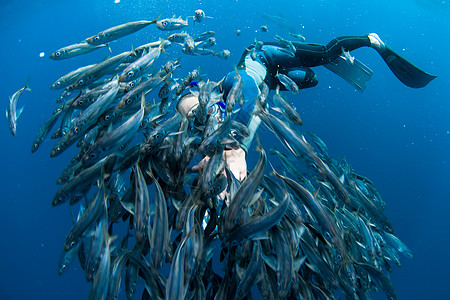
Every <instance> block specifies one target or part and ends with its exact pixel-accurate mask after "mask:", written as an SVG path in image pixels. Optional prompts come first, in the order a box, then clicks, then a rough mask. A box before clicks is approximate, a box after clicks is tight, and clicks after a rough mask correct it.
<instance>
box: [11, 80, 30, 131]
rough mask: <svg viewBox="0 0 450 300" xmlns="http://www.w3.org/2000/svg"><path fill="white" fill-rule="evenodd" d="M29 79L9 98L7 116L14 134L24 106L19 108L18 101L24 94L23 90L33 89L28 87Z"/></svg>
mask: <svg viewBox="0 0 450 300" xmlns="http://www.w3.org/2000/svg"><path fill="white" fill-rule="evenodd" d="M28 82H29V81H28V80H27V82H26V83H25V85H24V87H23V88H21V89H20V90H18V91H17V92H15V93H14V95H12V96H11V97H10V98H9V106H8V108H7V109H6V118H7V119H8V122H9V130H11V134H12V135H16V129H17V119H19V117H20V114H21V113H22V111H23V108H24V107H23V106H22V107H21V108H20V109H19V110H16V109H17V101H18V100H19V98H20V96H21V95H22V93H23V91H29V92H31V89H30V88H29V87H28Z"/></svg>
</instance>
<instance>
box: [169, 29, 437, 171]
mask: <svg viewBox="0 0 450 300" xmlns="http://www.w3.org/2000/svg"><path fill="white" fill-rule="evenodd" d="M361 47H370V48H373V49H375V50H376V51H377V52H378V53H379V54H380V56H381V57H382V58H383V60H384V61H385V63H386V64H387V65H388V67H389V68H390V69H391V71H392V72H393V73H394V75H395V76H396V77H397V78H398V79H399V80H400V81H401V82H402V83H403V84H405V85H406V86H409V87H412V88H422V87H425V86H426V85H427V84H428V83H429V82H430V81H431V80H433V79H434V78H436V76H433V75H430V74H428V73H426V72H424V71H422V70H420V69H419V68H418V67H416V66H415V65H413V64H412V63H411V62H409V61H407V60H406V59H404V58H403V57H401V56H400V55H399V54H398V53H396V52H395V51H394V50H392V48H391V47H389V46H388V45H387V44H386V43H384V42H383V41H382V40H381V39H380V38H379V36H378V35H377V34H376V33H370V34H368V35H364V36H341V37H336V38H334V39H333V40H331V41H330V42H329V43H328V44H327V45H322V44H312V43H303V42H290V41H286V40H283V39H279V41H278V42H267V43H266V42H264V43H262V42H259V43H255V45H252V46H250V47H248V48H247V49H246V50H245V51H244V53H243V54H242V56H241V59H240V61H239V63H238V66H237V70H236V71H237V72H238V73H239V75H240V77H241V78H242V81H243V83H244V84H243V88H242V94H243V97H244V100H245V101H244V104H243V106H242V107H241V109H240V110H239V111H238V112H237V113H236V115H235V116H234V118H235V119H236V120H237V121H239V122H241V123H243V124H245V125H247V127H248V129H249V131H250V135H249V136H248V137H246V138H244V139H242V140H241V141H239V142H240V149H238V150H236V149H231V150H229V151H233V152H230V153H227V154H226V155H227V156H229V157H230V160H231V161H233V162H234V167H235V168H236V169H234V170H233V169H231V168H230V169H231V170H232V171H233V173H234V175H235V176H236V178H237V179H243V178H244V177H245V175H246V163H245V155H246V153H247V152H248V149H249V146H250V144H251V142H252V140H253V138H254V134H255V132H256V130H257V128H258V126H259V124H260V122H261V121H260V118H259V117H258V116H257V115H255V114H252V112H253V110H254V109H255V103H256V101H255V99H256V98H257V96H258V95H259V93H260V89H261V87H262V86H263V85H264V84H266V85H267V86H268V87H269V89H270V90H274V89H276V88H277V86H279V87H280V90H286V89H287V88H286V86H285V85H283V83H284V82H282V81H280V79H279V78H280V76H279V74H283V75H285V76H287V77H288V78H289V79H291V80H292V81H293V82H294V85H296V87H297V88H298V89H305V88H310V87H314V86H316V85H317V83H318V79H317V76H316V75H315V73H314V71H312V69H311V68H312V67H317V66H324V67H326V68H327V69H329V70H330V71H332V72H334V73H335V74H337V75H339V76H340V77H342V78H343V79H345V80H346V81H347V82H349V83H350V84H352V85H353V86H354V87H355V88H356V89H358V90H360V91H363V90H364V88H365V84H366V81H368V80H369V79H370V77H371V76H372V71H371V70H370V69H369V68H368V67H367V66H365V65H364V64H363V63H361V62H360V61H358V60H357V59H355V58H354V57H352V56H351V55H350V53H349V52H350V51H353V50H355V49H358V48H361ZM236 71H232V72H230V73H228V75H227V76H226V77H225V79H224V81H223V84H222V88H223V99H224V101H223V102H222V101H220V103H217V104H216V106H217V111H219V112H220V110H222V111H223V110H224V107H223V106H224V102H225V99H226V98H227V95H228V92H229V91H230V90H231V88H232V87H233V85H234V84H235V82H237V78H238V76H236V75H237V74H236ZM188 98H189V101H182V99H180V102H179V104H178V108H179V111H182V112H183V111H184V112H185V113H187V112H188V111H189V110H190V109H192V107H194V106H196V105H197V103H198V99H196V97H188ZM186 100H188V99H186ZM201 163H202V162H201ZM201 163H200V164H199V165H201ZM200 167H201V166H200ZM242 174H245V175H244V177H242Z"/></svg>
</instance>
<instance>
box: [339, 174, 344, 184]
mask: <svg viewBox="0 0 450 300" xmlns="http://www.w3.org/2000/svg"><path fill="white" fill-rule="evenodd" d="M339 181H340V182H341V183H342V184H344V181H345V176H344V174H342V175H341V176H339Z"/></svg>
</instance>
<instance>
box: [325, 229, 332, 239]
mask: <svg viewBox="0 0 450 300" xmlns="http://www.w3.org/2000/svg"><path fill="white" fill-rule="evenodd" d="M325 238H327V239H330V238H331V234H330V233H329V232H328V231H327V232H325Z"/></svg>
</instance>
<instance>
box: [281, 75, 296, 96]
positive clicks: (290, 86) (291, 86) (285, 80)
mask: <svg viewBox="0 0 450 300" xmlns="http://www.w3.org/2000/svg"><path fill="white" fill-rule="evenodd" d="M276 77H277V78H278V80H279V81H280V82H281V84H283V85H284V87H285V88H286V89H287V90H288V91H290V92H291V93H294V94H298V92H299V88H298V86H297V84H296V83H295V81H294V80H292V79H291V78H289V77H288V76H286V75H284V74H281V73H277V75H276Z"/></svg>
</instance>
